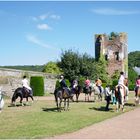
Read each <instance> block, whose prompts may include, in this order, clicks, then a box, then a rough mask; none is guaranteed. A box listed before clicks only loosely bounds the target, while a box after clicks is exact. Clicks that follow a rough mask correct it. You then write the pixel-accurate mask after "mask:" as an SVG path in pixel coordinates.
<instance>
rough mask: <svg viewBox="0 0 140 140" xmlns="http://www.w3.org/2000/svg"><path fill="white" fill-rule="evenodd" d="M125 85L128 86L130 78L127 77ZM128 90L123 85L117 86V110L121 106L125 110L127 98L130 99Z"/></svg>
mask: <svg viewBox="0 0 140 140" xmlns="http://www.w3.org/2000/svg"><path fill="white" fill-rule="evenodd" d="M124 85H125V86H126V87H127V86H128V79H127V78H125V81H124ZM126 92H128V90H127V89H126V88H125V87H124V86H123V85H117V86H115V97H116V110H117V112H118V111H119V109H120V107H121V109H122V111H124V104H125V100H128V93H127V94H126Z"/></svg>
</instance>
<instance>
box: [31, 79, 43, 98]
mask: <svg viewBox="0 0 140 140" xmlns="http://www.w3.org/2000/svg"><path fill="white" fill-rule="evenodd" d="M30 85H31V87H32V89H33V95H34V96H43V95H44V78H43V77H42V76H32V77H31V79H30Z"/></svg>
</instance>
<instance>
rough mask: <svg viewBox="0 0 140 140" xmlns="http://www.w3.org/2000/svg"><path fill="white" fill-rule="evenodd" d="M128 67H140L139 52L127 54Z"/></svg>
mask: <svg viewBox="0 0 140 140" xmlns="http://www.w3.org/2000/svg"><path fill="white" fill-rule="evenodd" d="M128 66H129V67H135V66H136V67H140V51H135V52H130V53H129V54H128Z"/></svg>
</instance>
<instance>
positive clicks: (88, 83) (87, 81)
mask: <svg viewBox="0 0 140 140" xmlns="http://www.w3.org/2000/svg"><path fill="white" fill-rule="evenodd" d="M85 86H86V87H89V86H90V80H89V79H88V77H87V78H86V80H85Z"/></svg>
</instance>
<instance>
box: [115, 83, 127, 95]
mask: <svg viewBox="0 0 140 140" xmlns="http://www.w3.org/2000/svg"><path fill="white" fill-rule="evenodd" d="M118 88H121V89H123V91H124V97H125V96H126V89H125V87H124V86H123V85H117V86H116V88H115V91H116V92H115V96H116V97H118V94H117V93H118Z"/></svg>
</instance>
